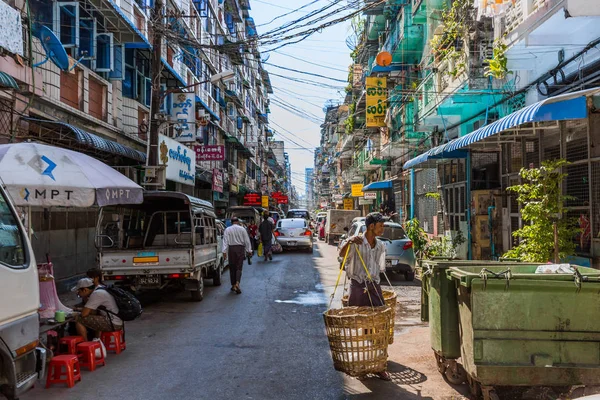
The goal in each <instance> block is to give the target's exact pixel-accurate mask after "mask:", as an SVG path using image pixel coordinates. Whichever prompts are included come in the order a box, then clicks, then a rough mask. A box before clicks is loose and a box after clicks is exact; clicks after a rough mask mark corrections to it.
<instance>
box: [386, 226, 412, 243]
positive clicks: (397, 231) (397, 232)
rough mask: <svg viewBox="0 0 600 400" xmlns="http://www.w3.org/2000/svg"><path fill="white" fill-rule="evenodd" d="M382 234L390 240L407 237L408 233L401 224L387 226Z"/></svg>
mask: <svg viewBox="0 0 600 400" xmlns="http://www.w3.org/2000/svg"><path fill="white" fill-rule="evenodd" d="M381 236H382V237H384V238H386V239H390V240H399V239H406V233H404V229H402V227H400V226H385V227H384V228H383V235H381Z"/></svg>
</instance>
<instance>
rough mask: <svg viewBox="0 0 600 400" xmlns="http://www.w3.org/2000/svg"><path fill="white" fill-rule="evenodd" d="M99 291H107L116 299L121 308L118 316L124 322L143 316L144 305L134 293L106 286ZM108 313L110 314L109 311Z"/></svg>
mask: <svg viewBox="0 0 600 400" xmlns="http://www.w3.org/2000/svg"><path fill="white" fill-rule="evenodd" d="M99 289H103V290H106V291H107V292H108V293H110V295H111V296H112V297H113V298H114V299H115V302H116V303H117V307H118V308H119V312H118V313H117V314H116V315H117V317H119V318H121V319H122V320H123V321H133V320H134V319H136V318H137V317H139V316H140V315H142V311H144V310H142V305H141V304H140V301H139V300H138V299H137V298H136V297H135V296H134V295H133V294H132V293H130V292H128V291H126V290H123V289H121V288H118V287H114V286H106V287H101V288H99ZM106 312H109V313H110V311H108V310H106ZM111 314H114V313H111Z"/></svg>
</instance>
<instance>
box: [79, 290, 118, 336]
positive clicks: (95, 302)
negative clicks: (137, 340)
mask: <svg viewBox="0 0 600 400" xmlns="http://www.w3.org/2000/svg"><path fill="white" fill-rule="evenodd" d="M76 288H77V294H78V295H79V296H80V297H81V298H82V299H83V300H84V301H85V305H84V306H83V309H82V310H81V314H80V315H79V316H78V317H77V319H76V329H77V333H78V334H79V336H82V337H83V340H84V341H86V342H87V340H88V334H87V328H89V329H92V330H93V331H95V332H96V333H98V332H114V331H119V330H121V329H123V321H122V320H121V319H120V318H119V317H118V316H117V315H116V314H118V313H119V307H117V302H116V301H115V299H114V297H112V295H111V294H110V293H108V292H107V291H106V290H104V287H103V286H97V287H96V286H94V281H93V280H91V279H90V278H82V279H80V280H79V282H77V286H76Z"/></svg>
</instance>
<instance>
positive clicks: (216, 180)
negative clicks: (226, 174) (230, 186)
mask: <svg viewBox="0 0 600 400" xmlns="http://www.w3.org/2000/svg"><path fill="white" fill-rule="evenodd" d="M213 191H215V192H219V193H223V171H221V170H220V169H213Z"/></svg>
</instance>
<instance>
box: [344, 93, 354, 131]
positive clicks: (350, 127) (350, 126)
mask: <svg viewBox="0 0 600 400" xmlns="http://www.w3.org/2000/svg"><path fill="white" fill-rule="evenodd" d="M355 114H356V101H354V102H353V103H352V104H350V105H349V106H348V118H346V120H345V121H344V130H345V132H346V135H350V134H352V131H354V125H355V123H356V115H355Z"/></svg>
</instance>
